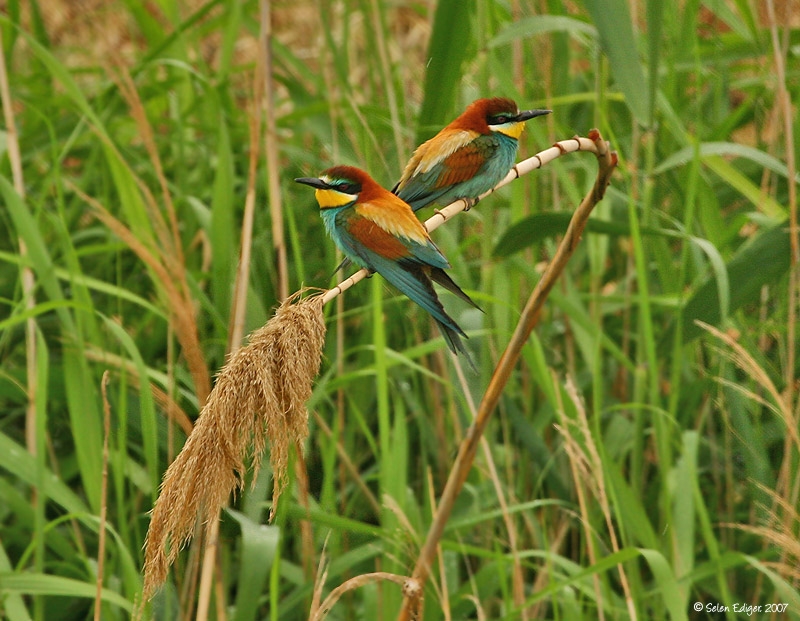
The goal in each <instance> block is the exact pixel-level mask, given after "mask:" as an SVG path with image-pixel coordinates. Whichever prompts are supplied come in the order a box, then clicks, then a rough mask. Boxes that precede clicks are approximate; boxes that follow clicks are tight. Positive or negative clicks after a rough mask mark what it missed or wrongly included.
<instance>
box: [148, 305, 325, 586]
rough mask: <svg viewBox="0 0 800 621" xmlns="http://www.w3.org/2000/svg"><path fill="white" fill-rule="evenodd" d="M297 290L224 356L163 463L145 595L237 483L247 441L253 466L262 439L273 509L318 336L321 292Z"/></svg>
mask: <svg viewBox="0 0 800 621" xmlns="http://www.w3.org/2000/svg"><path fill="white" fill-rule="evenodd" d="M302 293H303V291H300V292H298V293H296V294H294V295H293V296H291V297H290V298H288V299H287V300H286V301H285V302H284V303H283V304H281V306H280V307H279V308H278V310H277V311H276V312H275V316H274V317H273V318H272V319H270V320H269V321H268V322H267V324H266V325H265V326H263V327H261V328H259V329H258V330H256V331H255V332H253V333H252V334H251V335H250V338H249V343H248V344H247V345H246V346H245V347H242V348H241V349H239V350H238V351H236V352H235V353H234V354H233V355H232V356H231V357H230V359H229V360H228V362H227V364H226V365H225V366H224V367H223V369H222V370H221V371H220V373H219V376H218V378H217V383H216V385H215V386H214V389H213V390H212V391H211V394H210V395H209V397H208V401H207V402H206V405H205V406H204V407H203V410H202V412H200V417H199V418H198V419H197V423H196V424H195V427H194V431H192V434H191V435H190V436H189V438H188V439H187V440H186V444H184V446H183V449H182V450H181V452H180V454H179V455H178V457H177V458H175V461H173V462H172V464H171V465H170V466H169V468H168V469H167V472H166V474H165V475H164V481H163V483H162V484H161V493H160V494H159V497H158V500H157V501H156V504H155V506H154V507H153V512H152V518H151V520H150V528H149V529H148V531H147V539H146V541H145V563H144V599H145V601H146V600H147V599H149V598H150V597H151V596H152V595H153V593H154V592H155V590H156V589H157V588H158V587H159V586H160V585H161V584H162V583H163V582H164V581H165V580H166V577H167V569H168V568H169V566H170V564H171V563H172V562H173V561H174V560H175V558H176V557H177V555H178V552H179V551H180V549H181V547H182V546H183V545H184V544H186V543H187V542H188V540H189V539H190V538H191V537H192V533H193V529H194V525H195V521H196V520H197V518H198V516H199V517H200V519H201V520H202V521H203V522H204V523H208V522H210V521H211V520H215V519H216V518H217V514H218V513H219V511H220V509H221V508H222V507H223V506H224V504H225V502H226V501H227V500H228V497H229V495H230V493H231V492H232V491H238V490H239V489H241V487H242V485H243V483H244V474H245V464H244V458H245V455H246V454H248V453H250V447H251V445H252V453H251V455H252V463H253V468H254V469H255V470H257V469H258V465H259V463H260V461H261V454H262V453H263V451H264V448H265V447H266V442H267V440H269V443H270V464H271V465H272V470H273V477H274V488H273V493H272V512H273V514H274V511H275V507H276V506H277V503H278V499H279V497H280V495H281V492H282V491H283V488H284V487H285V485H286V481H287V474H286V467H287V463H288V460H289V447H290V446H292V445H293V444H295V443H302V441H303V440H305V438H306V437H307V436H308V412H307V410H306V407H305V403H306V401H307V400H308V399H309V397H310V396H311V388H312V383H313V380H314V378H315V377H316V375H317V373H318V371H319V365H320V361H321V358H322V348H323V345H324V343H325V321H324V317H323V314H322V297H321V296H313V297H307V298H305V299H303V300H301V301H299V302H297V299H298V298H299V297H300V294H302ZM295 302H296V303H295ZM256 474H257V472H256Z"/></svg>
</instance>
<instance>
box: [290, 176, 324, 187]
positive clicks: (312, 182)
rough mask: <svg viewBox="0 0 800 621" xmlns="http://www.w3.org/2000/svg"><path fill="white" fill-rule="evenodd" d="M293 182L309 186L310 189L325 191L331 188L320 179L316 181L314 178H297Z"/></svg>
mask: <svg viewBox="0 0 800 621" xmlns="http://www.w3.org/2000/svg"><path fill="white" fill-rule="evenodd" d="M295 181H296V182H297V183H302V184H304V185H310V186H311V187H312V188H317V189H318V190H327V189H329V188H330V187H331V186H329V185H328V184H327V183H325V182H324V181H323V180H322V179H317V178H316V177H298V178H297V179H295Z"/></svg>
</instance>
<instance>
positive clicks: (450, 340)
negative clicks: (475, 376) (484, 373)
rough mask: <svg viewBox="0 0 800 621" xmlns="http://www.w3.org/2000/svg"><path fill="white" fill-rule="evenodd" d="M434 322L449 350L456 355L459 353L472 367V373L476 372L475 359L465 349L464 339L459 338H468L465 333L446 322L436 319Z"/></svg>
mask: <svg viewBox="0 0 800 621" xmlns="http://www.w3.org/2000/svg"><path fill="white" fill-rule="evenodd" d="M435 321H436V324H437V325H438V326H439V330H440V331H441V333H442V336H443V337H444V341H445V343H447V346H448V347H449V348H450V351H451V352H453V353H454V354H456V355H458V354H461V355H462V356H464V358H465V359H466V361H467V363H468V364H469V368H470V369H472V372H473V373H477V372H478V367H476V366H475V361H474V360H473V359H472V356H471V355H470V353H469V350H468V349H467V346H466V345H464V341H462V340H461V337H462V336H463V337H464V338H468V337H467V335H466V334H464V332H463V331H461V329H459V330H454V329H453V328H451V327H450V326H448V325H447V324H444V323H442V322H441V321H439V320H438V319H436V320H435Z"/></svg>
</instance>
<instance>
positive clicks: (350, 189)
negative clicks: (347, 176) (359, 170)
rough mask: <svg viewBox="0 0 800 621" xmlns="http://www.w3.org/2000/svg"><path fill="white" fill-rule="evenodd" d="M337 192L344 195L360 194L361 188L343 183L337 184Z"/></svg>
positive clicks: (353, 184) (346, 182)
mask: <svg viewBox="0 0 800 621" xmlns="http://www.w3.org/2000/svg"><path fill="white" fill-rule="evenodd" d="M336 190H337V191H338V192H343V193H344V194H358V190H359V188H358V186H357V185H356V184H355V183H349V182H348V181H343V182H341V183H337V184H336Z"/></svg>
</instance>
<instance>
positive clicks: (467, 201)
mask: <svg viewBox="0 0 800 621" xmlns="http://www.w3.org/2000/svg"><path fill="white" fill-rule="evenodd" d="M462 200H463V201H464V211H469V210H470V209H472V208H473V207H474V206H475V205H477V204H478V201H479V200H480V199H479V198H478V197H477V196H475V197H472V198H464V199H462Z"/></svg>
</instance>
